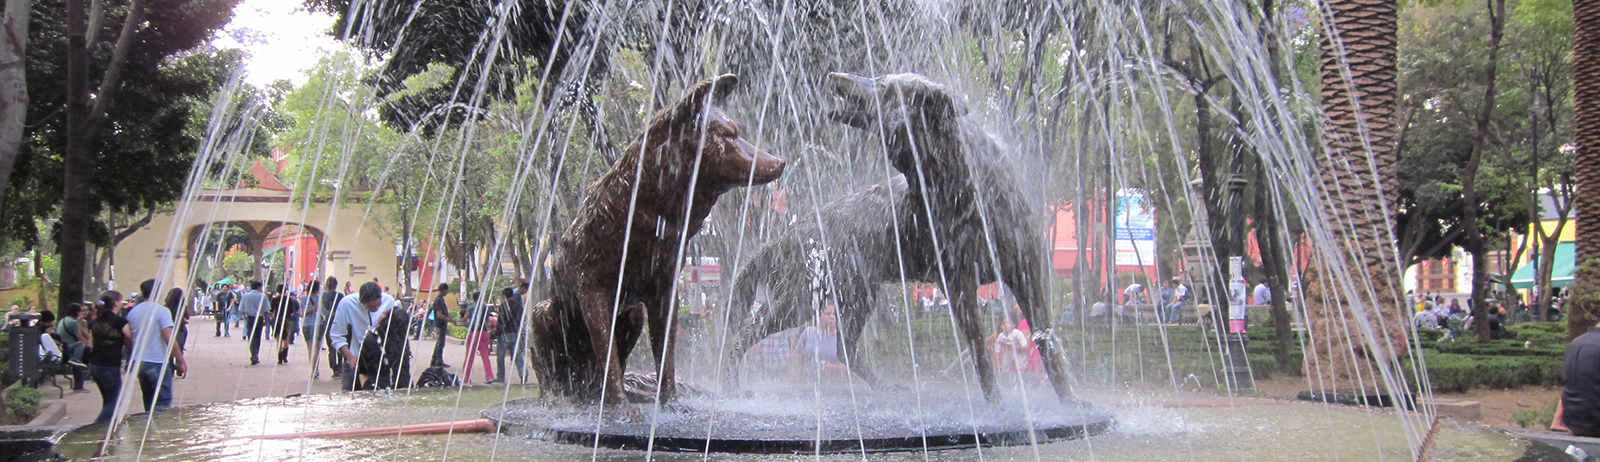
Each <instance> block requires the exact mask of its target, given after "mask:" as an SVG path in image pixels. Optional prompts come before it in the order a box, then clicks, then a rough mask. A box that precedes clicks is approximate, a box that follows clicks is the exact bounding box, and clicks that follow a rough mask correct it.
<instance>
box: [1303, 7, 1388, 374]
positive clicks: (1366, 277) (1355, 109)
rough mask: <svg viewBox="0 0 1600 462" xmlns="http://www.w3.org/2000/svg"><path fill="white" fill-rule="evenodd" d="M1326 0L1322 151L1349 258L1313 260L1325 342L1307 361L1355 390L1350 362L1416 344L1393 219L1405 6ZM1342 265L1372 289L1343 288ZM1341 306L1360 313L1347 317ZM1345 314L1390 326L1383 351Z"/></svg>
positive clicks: (1309, 287)
mask: <svg viewBox="0 0 1600 462" xmlns="http://www.w3.org/2000/svg"><path fill="white" fill-rule="evenodd" d="M1326 5H1327V10H1328V12H1329V14H1327V15H1324V18H1323V20H1324V21H1325V22H1326V23H1327V24H1325V25H1324V28H1325V30H1326V31H1327V33H1326V35H1325V36H1324V37H1323V40H1322V65H1321V73H1322V110H1323V112H1324V113H1325V114H1327V121H1326V122H1325V125H1324V127H1323V147H1324V149H1325V151H1326V152H1325V153H1324V154H1323V155H1319V156H1317V161H1318V162H1317V163H1318V165H1317V170H1318V172H1319V173H1320V175H1321V178H1320V182H1321V185H1322V186H1321V199H1322V214H1323V219H1324V220H1326V221H1327V222H1330V223H1336V225H1335V226H1332V227H1331V228H1332V229H1331V232H1332V234H1333V235H1332V236H1327V237H1331V238H1333V239H1334V240H1335V242H1336V243H1337V244H1336V245H1338V246H1339V247H1340V249H1341V250H1340V252H1339V253H1338V255H1340V257H1341V258H1340V259H1341V260H1343V261H1324V262H1321V264H1322V265H1324V267H1323V268H1318V267H1317V266H1316V265H1313V267H1312V268H1311V269H1310V270H1308V271H1307V274H1306V276H1305V278H1304V284H1303V287H1304V289H1305V291H1306V296H1305V300H1304V302H1305V304H1306V308H1307V312H1308V328H1309V329H1310V331H1311V332H1312V335H1313V336H1314V338H1315V339H1316V340H1315V342H1313V343H1314V344H1315V346H1316V348H1315V350H1317V351H1316V354H1315V355H1311V354H1308V355H1307V356H1306V358H1307V369H1312V368H1313V367H1314V366H1313V363H1312V361H1316V360H1320V361H1321V362H1322V363H1324V364H1329V365H1330V369H1331V370H1330V371H1329V372H1332V373H1333V374H1334V378H1333V382H1334V383H1336V384H1339V385H1344V386H1336V387H1337V388H1338V389H1344V390H1349V388H1347V387H1348V386H1350V385H1355V384H1353V383H1351V382H1349V381H1348V377H1350V376H1351V375H1354V374H1351V372H1352V370H1351V369H1348V368H1347V366H1348V367H1353V368H1360V369H1366V370H1368V371H1371V370H1372V368H1373V367H1375V366H1376V364H1390V363H1392V362H1393V361H1395V360H1396V358H1398V357H1399V355H1403V354H1404V353H1405V352H1406V341H1405V334H1404V332H1403V331H1402V330H1401V329H1400V328H1399V326H1402V325H1404V324H1401V323H1403V322H1405V320H1404V318H1403V317H1401V316H1400V315H1399V314H1400V311H1399V307H1398V306H1397V305H1398V300H1397V293H1396V291H1397V289H1398V288H1399V287H1400V281H1399V278H1398V276H1399V268H1398V267H1397V264H1396V254H1395V248H1394V241H1393V240H1392V239H1391V237H1390V236H1391V231H1389V227H1388V223H1390V222H1391V221H1393V220H1392V216H1391V215H1390V213H1392V211H1393V210H1395V203H1396V196H1397V195H1398V192H1399V188H1398V185H1397V184H1396V183H1395V179H1396V176H1395V162H1396V155H1395V152H1394V150H1395V144H1396V138H1397V135H1398V133H1397V132H1396V130H1395V128H1396V127H1395V120H1394V119H1395V108H1396V105H1395V95H1396V92H1395V90H1396V82H1395V79H1396V74H1397V71H1396V67H1395V53H1396V30H1397V11H1398V7H1399V6H1398V4H1397V3H1396V2H1395V1H1393V0H1327V1H1326ZM1335 265H1342V266H1344V267H1345V268H1349V269H1350V270H1351V271H1350V274H1351V276H1352V277H1354V278H1355V281H1353V282H1355V283H1356V284H1357V287H1360V286H1362V285H1363V284H1361V282H1363V281H1364V282H1366V283H1367V284H1365V285H1367V286H1370V287H1371V289H1370V290H1371V292H1370V293H1371V296H1368V294H1367V293H1366V292H1365V291H1361V290H1345V289H1343V288H1344V287H1347V286H1346V285H1345V284H1343V283H1342V282H1341V281H1340V280H1338V279H1336V278H1334V277H1332V276H1334V274H1332V273H1331V272H1328V271H1326V268H1331V267H1334V266H1335ZM1324 293H1326V294H1327V295H1329V296H1328V297H1324V296H1323V294H1324ZM1347 294H1350V295H1355V298H1351V297H1348V296H1346V295H1347ZM1324 300H1328V302H1331V303H1333V304H1335V305H1336V306H1328V305H1327V302H1324ZM1340 304H1342V305H1344V306H1337V305H1340ZM1338 310H1350V311H1352V312H1350V313H1347V314H1349V316H1339V315H1338V314H1337V312H1338ZM1342 319H1353V320H1354V322H1362V323H1366V324H1368V325H1370V326H1374V327H1377V326H1387V327H1388V329H1387V331H1380V332H1377V333H1376V338H1369V339H1366V340H1367V342H1369V343H1367V345H1371V346H1373V347H1376V350H1373V349H1369V348H1367V347H1366V346H1362V345H1361V344H1351V343H1347V341H1345V340H1344V339H1345V338H1347V337H1345V336H1344V335H1343V332H1341V331H1342V329H1343V326H1344V322H1343V321H1341V320H1342ZM1352 337H1354V335H1352ZM1369 361H1370V362H1369ZM1374 363H1376V364H1374ZM1308 372H1310V371H1308ZM1363 375H1365V376H1367V377H1371V376H1372V375H1368V374H1363ZM1355 386H1370V385H1368V384H1361V385H1355ZM1357 391H1358V392H1359V391H1360V390H1357Z"/></svg>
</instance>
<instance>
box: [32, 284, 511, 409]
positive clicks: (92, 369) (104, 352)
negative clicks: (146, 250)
mask: <svg viewBox="0 0 1600 462" xmlns="http://www.w3.org/2000/svg"><path fill="white" fill-rule="evenodd" d="M339 287H340V286H339V281H338V279H337V278H334V277H329V278H327V279H326V280H325V281H321V282H320V283H308V284H305V285H302V286H299V287H295V288H286V287H284V286H283V285H281V284H279V285H276V286H274V287H272V288H271V290H270V292H268V291H264V290H263V288H264V286H263V284H262V283H261V282H259V281H256V282H250V283H248V284H232V283H225V284H217V285H214V286H212V287H210V288H205V287H199V288H196V289H195V290H193V291H191V292H190V293H188V297H185V292H184V290H183V289H180V288H171V289H167V290H166V295H165V297H156V296H155V294H157V293H159V292H160V291H161V289H162V288H160V287H158V283H157V282H156V280H154V279H151V280H146V281H144V282H143V283H142V284H140V286H139V291H138V292H136V293H133V294H130V296H128V297H126V298H125V297H124V295H123V293H121V292H118V291H115V290H108V291H105V292H103V293H101V294H100V296H99V297H98V299H96V300H95V301H93V302H89V303H72V304H69V305H67V306H66V307H64V308H63V309H62V310H61V316H60V317H59V318H58V317H57V316H56V315H55V313H53V312H51V311H49V310H43V311H41V310H39V309H38V308H36V307H29V309H28V310H26V311H24V310H22V309H21V308H20V307H19V306H15V305H13V306H12V307H11V309H10V310H9V311H8V312H7V313H6V319H5V321H6V324H7V325H12V326H20V325H24V324H26V325H28V326H32V327H37V328H38V329H39V331H40V336H39V337H40V338H39V340H40V342H39V357H40V359H41V361H42V364H44V365H46V366H49V367H55V368H58V369H60V370H62V371H64V372H63V373H64V374H67V375H70V376H72V390H73V391H74V392H78V393H89V392H91V390H89V389H88V388H86V385H87V384H89V383H93V384H94V385H95V387H96V388H97V389H98V391H99V392H100V397H101V409H100V412H99V414H98V416H97V417H96V421H97V422H105V421H109V420H111V419H112V418H113V417H114V416H115V415H116V412H117V411H116V403H117V399H118V396H119V395H120V394H121V393H122V390H123V387H124V386H125V384H124V383H123V382H124V377H131V378H132V379H133V380H136V381H137V382H138V386H139V391H140V397H141V402H142V404H143V406H144V410H145V411H147V412H149V411H158V410H162V409H167V408H170V407H172V402H173V396H172V383H173V380H174V379H175V378H178V377H184V376H186V375H187V374H188V372H189V366H188V362H187V361H186V359H185V357H184V351H185V350H186V349H187V345H188V339H189V329H188V325H189V320H190V318H191V316H202V315H210V316H212V317H213V318H214V319H215V322H216V326H215V330H214V333H213V335H214V336H215V337H232V335H233V331H235V330H237V331H239V332H240V336H241V337H242V338H243V339H244V340H245V341H246V342H247V345H248V347H247V349H248V352H249V360H250V365H252V366H255V365H258V364H260V363H261V349H262V346H263V345H266V347H267V348H268V349H269V351H268V354H269V356H270V354H271V349H272V348H276V352H277V358H276V359H277V364H279V365H283V364H289V363H290V356H291V349H292V345H293V344H294V343H295V342H296V341H299V342H303V343H304V344H305V348H306V356H305V358H306V361H307V364H308V365H309V366H310V374H311V377H312V378H313V379H318V378H321V370H322V368H323V367H326V368H327V369H328V370H330V371H331V373H332V374H333V377H334V378H337V379H339V381H340V387H341V389H342V390H347V391H348V390H370V389H380V388H381V389H388V388H405V387H409V386H411V384H412V383H413V382H412V378H411V377H412V374H411V370H410V361H411V353H410V346H409V342H408V340H410V338H408V337H409V335H417V336H419V337H420V335H421V334H422V332H421V330H424V329H422V326H423V325H427V326H428V327H430V329H427V330H429V331H431V332H432V333H433V334H434V335H435V336H436V340H435V342H436V343H435V345H434V349H433V355H432V357H431V358H430V361H429V369H437V370H438V371H436V372H435V373H434V374H435V376H436V379H435V380H432V381H429V382H428V383H430V384H434V385H440V384H453V383H457V382H454V379H453V375H452V374H449V373H448V372H446V371H445V369H446V368H449V367H451V366H450V365H449V364H446V363H445V361H444V344H445V338H446V337H447V336H449V335H450V328H451V326H463V327H465V328H466V329H467V331H468V335H467V339H466V340H467V342H466V344H467V345H466V346H467V356H466V357H465V358H463V359H464V360H465V361H466V367H467V370H468V372H467V374H466V377H465V380H466V381H467V382H471V379H472V376H471V372H470V369H471V368H472V366H473V365H474V362H475V361H476V360H478V359H480V358H481V360H482V362H483V372H484V374H483V375H484V379H485V383H505V381H506V377H508V375H507V372H506V357H507V356H511V357H512V363H513V365H514V367H515V371H514V375H515V376H517V377H520V379H521V381H522V382H523V383H526V382H527V381H528V374H527V369H526V365H525V355H524V354H523V352H522V348H519V347H518V345H519V335H521V333H520V332H519V330H520V327H521V319H522V306H523V303H522V296H523V294H524V293H526V292H527V288H528V285H527V283H522V284H521V285H520V286H519V287H509V288H505V289H503V290H502V291H501V292H500V293H499V294H498V295H499V296H500V300H499V301H500V302H501V303H499V304H488V303H480V302H479V299H478V295H477V294H473V296H472V297H471V300H470V302H469V303H468V304H467V308H464V309H462V310H461V312H460V313H459V314H458V315H452V313H451V311H452V310H451V309H450V308H451V303H450V302H448V301H447V300H446V297H447V296H448V295H449V294H450V293H451V292H450V286H449V284H439V286H438V288H437V289H436V290H435V291H434V292H433V294H432V296H433V300H432V303H431V304H429V305H428V306H427V307H426V308H421V307H420V306H419V307H417V308H418V309H412V307H410V306H409V304H408V303H402V300H400V299H397V298H396V297H395V296H394V295H392V294H390V293H389V292H388V290H387V289H386V288H384V287H383V286H381V285H380V284H379V283H378V282H377V280H376V279H375V280H373V281H370V282H364V283H362V284H361V285H360V286H359V287H358V288H356V289H355V290H354V291H352V290H351V287H350V285H349V284H348V283H347V284H346V285H345V286H344V290H339ZM524 343H525V341H524ZM491 346H493V347H494V350H496V352H497V353H498V354H497V356H498V358H499V360H498V372H496V371H493V370H491V369H490V363H489V353H490V349H491ZM324 352H326V355H324V354H323V353H324ZM324 359H325V360H326V361H325V363H326V365H325V366H324V365H323V363H324V361H323V360H324ZM437 378H444V379H447V380H439V379H437Z"/></svg>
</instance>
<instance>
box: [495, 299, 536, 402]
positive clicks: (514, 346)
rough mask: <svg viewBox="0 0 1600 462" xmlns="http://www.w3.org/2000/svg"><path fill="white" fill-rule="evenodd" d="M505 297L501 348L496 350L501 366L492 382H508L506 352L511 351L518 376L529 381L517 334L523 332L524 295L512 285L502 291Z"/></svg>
mask: <svg viewBox="0 0 1600 462" xmlns="http://www.w3.org/2000/svg"><path fill="white" fill-rule="evenodd" d="M500 295H501V296H503V297H505V299H506V300H505V305H501V306H504V307H505V309H502V310H500V325H499V329H500V337H499V349H498V350H496V351H495V358H496V363H497V365H498V366H499V370H498V372H499V373H498V374H495V379H494V380H490V382H495V381H499V382H500V383H505V382H506V353H508V352H509V353H511V362H512V363H514V364H515V365H516V366H517V377H520V378H521V379H522V381H523V382H527V381H528V378H527V377H528V373H527V371H526V369H525V368H524V367H523V361H522V348H519V347H520V346H521V345H519V344H520V343H522V342H519V341H518V338H517V336H518V335H519V334H520V333H521V332H522V297H520V296H518V295H517V292H516V291H515V290H512V289H511V288H510V287H507V288H505V290H502V291H501V292H500Z"/></svg>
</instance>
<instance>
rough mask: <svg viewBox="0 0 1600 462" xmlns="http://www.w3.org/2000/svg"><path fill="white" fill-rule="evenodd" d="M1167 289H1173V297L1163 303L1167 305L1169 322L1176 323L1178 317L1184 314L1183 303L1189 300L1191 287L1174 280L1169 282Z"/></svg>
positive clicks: (1176, 279)
mask: <svg viewBox="0 0 1600 462" xmlns="http://www.w3.org/2000/svg"><path fill="white" fill-rule="evenodd" d="M1167 287H1168V288H1169V289H1171V292H1172V295H1171V298H1170V299H1168V300H1162V302H1163V303H1166V310H1165V311H1166V313H1165V314H1166V318H1167V322H1169V323H1176V322H1178V316H1179V315H1180V314H1182V311H1183V303H1184V302H1186V301H1188V300H1189V286H1186V285H1183V283H1182V282H1179V281H1178V278H1172V280H1171V281H1167Z"/></svg>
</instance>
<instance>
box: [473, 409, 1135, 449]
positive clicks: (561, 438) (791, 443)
mask: <svg viewBox="0 0 1600 462" xmlns="http://www.w3.org/2000/svg"><path fill="white" fill-rule="evenodd" d="M558 412H560V411H556V410H552V409H548V408H547V407H546V406H545V405H543V404H540V403H539V401H538V400H537V399H534V398H525V399H519V400H513V401H510V402H507V403H505V404H502V405H499V406H494V407H491V408H488V409H485V410H484V411H483V417H485V418H488V419H491V420H494V421H495V422H496V423H498V424H499V425H500V428H501V431H503V432H506V433H510V434H517V435H522V436H528V437H531V438H535V439H542V440H547V441H552V442H556V443H562V444H573V445H583V446H594V445H595V444H596V442H597V441H596V440H597V439H598V444H599V446H600V447H604V448H610V449H627V450H644V449H646V447H648V446H649V443H650V436H649V432H648V429H647V428H646V429H643V430H644V431H640V430H641V429H640V428H638V427H633V428H617V427H618V426H615V425H608V426H607V427H608V428H603V429H602V431H600V432H598V433H596V432H595V431H593V430H592V429H590V430H578V429H575V428H572V427H566V428H562V426H560V425H551V424H550V422H552V419H550V418H548V417H554V414H556V413H558ZM588 416H589V417H588V419H587V420H588V421H589V422H593V414H588ZM773 417H774V418H781V417H779V416H773ZM1115 426H1116V422H1115V420H1114V419H1113V418H1112V417H1111V415H1110V414H1105V413H1086V414H1084V415H1083V416H1081V417H1079V418H1076V419H1069V420H1067V421H1062V420H1060V419H1057V420H1056V421H1053V422H1040V423H1035V425H1034V432H1035V433H1034V435H1037V437H1036V438H1031V437H1030V435H1029V429H1028V425H1027V424H1026V422H1022V421H1016V422H1012V423H1009V424H1007V425H984V426H981V427H980V428H979V430H978V432H976V433H974V432H973V431H972V430H971V428H970V427H967V428H954V427H949V426H944V427H939V428H930V429H928V432H927V436H926V439H924V436H923V435H922V434H921V433H920V432H918V433H911V432H909V431H906V432H904V433H907V434H901V435H893V434H886V433H887V432H885V431H884V430H883V429H876V430H870V429H869V430H867V431H865V432H864V433H871V434H872V436H863V437H859V438H857V437H849V438H822V439H817V438H815V437H812V438H783V437H777V438H755V437H752V436H754V433H755V432H748V433H746V434H726V435H721V436H713V437H711V438H705V437H683V436H674V435H670V434H666V433H670V432H665V431H657V433H656V436H655V444H654V447H653V450H656V451H663V452H713V453H735V454H814V453H820V454H838V453H858V452H872V453H881V452H907V451H922V450H930V451H940V450H951V449H971V448H974V447H978V446H983V447H996V446H1024V445H1028V444H1031V443H1033V442H1034V441H1035V440H1037V442H1038V443H1040V444H1043V443H1052V442H1059V441H1066V440H1074V439H1079V438H1085V437H1089V436H1097V435H1101V434H1105V433H1107V432H1109V431H1111V430H1112V428H1114V427H1115ZM699 428H704V426H703V425H702V426H700V427H699ZM658 430H659V429H658ZM901 430H904V429H901Z"/></svg>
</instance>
